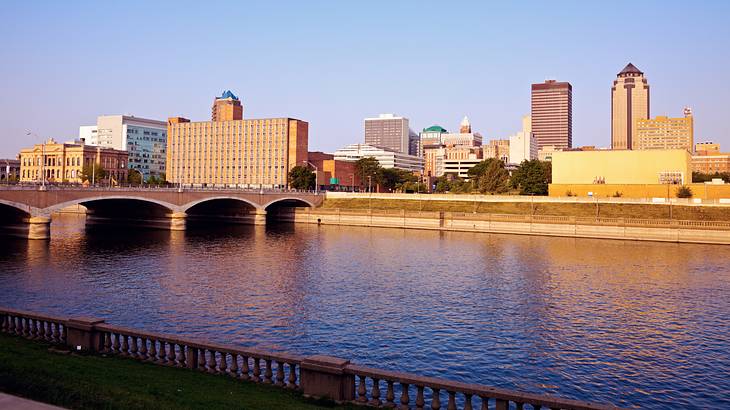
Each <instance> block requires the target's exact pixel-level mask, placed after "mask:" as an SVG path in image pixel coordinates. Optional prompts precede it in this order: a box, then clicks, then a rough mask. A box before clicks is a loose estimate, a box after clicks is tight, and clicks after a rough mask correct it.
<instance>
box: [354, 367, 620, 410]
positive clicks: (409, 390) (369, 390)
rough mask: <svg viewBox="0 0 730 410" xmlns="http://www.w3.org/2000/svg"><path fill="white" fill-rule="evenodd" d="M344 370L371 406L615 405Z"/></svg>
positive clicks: (585, 408) (502, 409)
mask: <svg viewBox="0 0 730 410" xmlns="http://www.w3.org/2000/svg"><path fill="white" fill-rule="evenodd" d="M345 371H346V372H347V373H348V374H352V375H354V376H355V377H356V379H357V389H356V392H357V398H356V399H355V400H354V403H357V404H362V405H369V406H375V407H385V408H394V407H396V406H398V407H400V408H412V407H415V408H416V409H424V408H430V409H434V410H438V409H441V408H444V407H442V403H444V402H445V403H446V407H445V408H446V409H447V410H451V409H454V410H455V409H456V408H457V404H461V408H463V409H464V410H471V409H473V408H474V407H473V406H474V401H478V402H480V403H481V409H483V410H486V409H489V408H490V406H489V403H490V402H491V403H494V407H493V408H495V409H497V410H507V409H509V408H511V406H510V404H512V405H514V407H513V408H515V409H523V408H524V405H525V404H529V405H530V406H532V408H533V409H540V408H542V407H547V408H550V409H575V410H579V409H580V410H589V409H590V410H595V409H615V408H616V407H613V406H605V405H600V404H596V403H588V402H583V401H578V400H568V399H561V398H556V397H551V396H544V395H539V394H529V393H521V392H514V391H510V390H506V389H498V388H494V387H489V386H482V385H478V384H468V383H460V382H454V381H449V380H443V379H438V378H433V377H420V376H415V375H412V374H406V373H398V372H391V371H385V370H380V369H373V368H370V367H364V366H357V365H349V366H347V368H346V369H345ZM368 381H370V382H371V383H368ZM383 385H385V392H384V393H383V390H382V389H381V387H383ZM396 385H397V388H396ZM414 393H415V394H414ZM443 399H445V400H443Z"/></svg>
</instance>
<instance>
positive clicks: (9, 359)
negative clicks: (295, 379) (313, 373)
mask: <svg viewBox="0 0 730 410" xmlns="http://www.w3.org/2000/svg"><path fill="white" fill-rule="evenodd" d="M49 347H50V345H48V344H45V343H41V342H35V341H29V340H26V339H22V338H20V337H15V336H9V335H6V334H0V391H3V392H5V393H9V394H14V395H17V396H22V397H26V398H29V399H32V400H37V401H41V402H46V403H51V404H55V405H58V406H63V407H69V408H72V409H320V408H327V407H330V408H331V407H334V405H333V404H330V403H327V402H322V401H320V402H315V401H312V400H307V399H305V398H303V397H302V396H301V395H300V394H298V393H296V392H292V391H288V390H284V389H280V388H277V387H273V386H268V385H262V384H258V383H252V382H243V381H238V380H233V379H231V378H230V377H227V376H222V375H221V376H216V375H209V374H204V373H201V372H197V371H192V370H187V369H178V368H170V367H164V366H159V365H154V364H148V363H140V362H137V361H135V360H132V359H124V358H119V357H112V356H110V357H102V356H91V355H85V356H78V355H72V354H68V353H66V354H62V353H54V352H50V351H49ZM340 408H342V407H340Z"/></svg>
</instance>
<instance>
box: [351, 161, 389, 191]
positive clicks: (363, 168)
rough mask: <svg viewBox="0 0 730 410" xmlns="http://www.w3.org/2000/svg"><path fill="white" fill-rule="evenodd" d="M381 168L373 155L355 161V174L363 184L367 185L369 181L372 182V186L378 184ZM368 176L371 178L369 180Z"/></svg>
mask: <svg viewBox="0 0 730 410" xmlns="http://www.w3.org/2000/svg"><path fill="white" fill-rule="evenodd" d="M381 169H382V167H381V166H380V162H378V160H377V159H375V158H374V157H365V158H360V159H358V160H357V162H355V175H357V177H358V178H359V179H360V183H361V184H363V185H364V186H368V183H369V182H372V185H373V186H376V185H378V183H379V182H380V180H379V179H378V178H379V177H380V176H381V172H380V170H381ZM368 177H369V178H371V180H370V181H368Z"/></svg>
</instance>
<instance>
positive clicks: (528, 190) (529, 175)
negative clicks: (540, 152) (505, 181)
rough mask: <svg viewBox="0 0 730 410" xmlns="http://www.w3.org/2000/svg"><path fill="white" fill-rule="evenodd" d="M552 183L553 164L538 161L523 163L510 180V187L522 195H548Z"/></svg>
mask: <svg viewBox="0 0 730 410" xmlns="http://www.w3.org/2000/svg"><path fill="white" fill-rule="evenodd" d="M551 182H552V163H550V162H549V161H539V160H536V159H533V160H530V161H522V163H521V164H520V166H518V167H517V169H516V170H515V171H514V172H513V173H512V177H511V178H510V186H511V187H512V188H515V189H519V190H520V194H522V195H547V194H548V184H550V183H551Z"/></svg>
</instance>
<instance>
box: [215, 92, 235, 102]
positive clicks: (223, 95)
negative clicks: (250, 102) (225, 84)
mask: <svg viewBox="0 0 730 410" xmlns="http://www.w3.org/2000/svg"><path fill="white" fill-rule="evenodd" d="M227 98H231V99H233V100H237V99H238V97H236V94H233V93H232V92H231V90H225V91H223V93H222V94H221V96H220V97H218V99H221V100H225V99H227Z"/></svg>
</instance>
